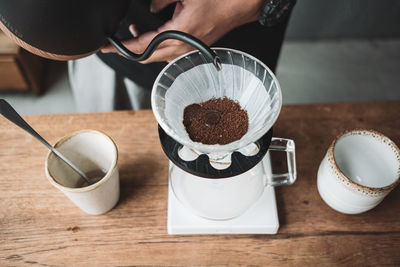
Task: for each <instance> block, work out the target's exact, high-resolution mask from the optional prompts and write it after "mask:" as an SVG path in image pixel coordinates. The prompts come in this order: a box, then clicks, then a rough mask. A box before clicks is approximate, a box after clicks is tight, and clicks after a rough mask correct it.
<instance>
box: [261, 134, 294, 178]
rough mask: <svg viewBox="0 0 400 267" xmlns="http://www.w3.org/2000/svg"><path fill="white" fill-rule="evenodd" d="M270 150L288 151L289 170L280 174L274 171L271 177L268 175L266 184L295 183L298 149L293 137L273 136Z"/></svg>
mask: <svg viewBox="0 0 400 267" xmlns="http://www.w3.org/2000/svg"><path fill="white" fill-rule="evenodd" d="M269 150H270V151H282V152H286V160H287V169H288V172H287V173H280V174H275V173H273V174H272V176H271V177H267V182H266V185H270V186H281V185H291V184H293V183H294V182H295V181H296V178H297V170H296V155H295V152H296V149H295V144H294V141H293V140H291V139H285V138H276V137H273V138H272V140H271V145H270V146H269Z"/></svg>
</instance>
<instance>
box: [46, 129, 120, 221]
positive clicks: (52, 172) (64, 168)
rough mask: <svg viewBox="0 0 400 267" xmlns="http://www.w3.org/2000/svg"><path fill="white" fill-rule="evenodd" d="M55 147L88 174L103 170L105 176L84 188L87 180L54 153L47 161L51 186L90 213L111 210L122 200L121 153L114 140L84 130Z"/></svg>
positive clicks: (49, 155) (69, 136) (94, 213)
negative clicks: (119, 164) (119, 153)
mask: <svg viewBox="0 0 400 267" xmlns="http://www.w3.org/2000/svg"><path fill="white" fill-rule="evenodd" d="M54 147H55V148H57V149H58V150H59V151H60V152H61V153H62V154H64V155H65V156H66V157H67V158H68V159H69V160H71V161H72V162H73V163H74V164H75V165H76V166H77V167H78V168H79V169H80V170H81V171H83V172H84V173H85V174H87V175H89V174H90V173H98V172H99V171H100V172H103V175H104V176H103V177H102V178H101V180H100V181H98V182H97V183H95V184H92V185H89V186H84V187H82V184H83V182H84V181H83V178H82V177H80V176H79V174H77V173H76V172H75V171H74V170H72V169H71V168H70V167H69V166H68V165H66V164H65V163H64V162H63V161H61V160H60V159H59V158H58V157H57V156H55V155H54V154H53V153H51V152H50V153H49V154H48V155H47V158H46V161H45V171H46V176H47V178H48V179H49V181H50V183H51V184H52V185H53V186H55V187H56V188H58V189H59V190H61V192H63V193H64V194H65V195H66V196H67V197H68V198H69V199H70V200H71V201H72V202H73V203H74V204H75V205H76V206H78V207H79V208H80V209H81V210H83V211H84V212H86V213H88V214H92V215H99V214H103V213H106V212H107V211H109V210H111V209H112V208H113V207H114V206H115V205H116V204H117V202H118V199H119V171H118V165H117V161H118V150H117V146H116V145H115V143H114V141H113V140H112V139H111V138H110V137H108V136H107V135H105V134H104V133H101V132H98V131H94V130H82V131H78V132H74V133H72V134H69V135H67V136H65V137H63V138H61V140H59V141H58V142H57V143H56V144H55V146H54ZM89 178H90V177H89Z"/></svg>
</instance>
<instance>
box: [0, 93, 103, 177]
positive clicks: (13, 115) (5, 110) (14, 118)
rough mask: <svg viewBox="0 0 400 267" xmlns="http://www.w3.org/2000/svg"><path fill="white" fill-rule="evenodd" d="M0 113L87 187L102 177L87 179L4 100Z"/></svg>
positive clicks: (1, 103) (0, 106) (0, 100)
mask: <svg viewBox="0 0 400 267" xmlns="http://www.w3.org/2000/svg"><path fill="white" fill-rule="evenodd" d="M0 113H1V114H2V115H3V116H4V117H5V118H7V119H8V120H9V121H11V122H13V123H14V124H16V125H17V126H19V127H21V128H22V129H24V130H25V131H27V132H28V133H30V134H31V135H32V136H33V137H36V139H38V140H39V141H40V142H41V143H42V144H44V145H45V146H46V147H47V148H48V149H49V150H50V151H51V152H53V153H54V154H55V155H56V156H57V157H59V158H60V159H61V160H63V161H64V162H65V163H66V164H67V165H68V166H70V167H71V168H72V169H73V170H74V171H75V172H77V173H78V174H79V175H80V176H81V177H82V178H83V179H84V180H85V181H86V182H87V183H88V184H89V185H91V184H94V183H97V182H98V181H99V180H100V179H101V178H102V177H100V178H98V177H95V178H92V179H89V178H88V177H87V176H86V174H85V173H84V172H82V171H81V170H80V169H79V168H78V167H76V166H75V164H73V163H72V162H71V161H70V160H69V159H67V158H66V157H65V156H64V155H63V154H61V152H60V151H58V150H57V149H55V148H54V147H53V146H52V145H50V144H49V143H48V142H47V141H46V140H45V139H44V138H43V137H41V136H40V135H39V134H38V133H37V132H36V131H35V130H34V129H33V128H32V127H31V126H30V125H29V124H28V123H27V122H26V121H25V120H24V119H23V118H22V117H21V116H20V115H19V114H18V112H16V111H15V109H14V108H13V107H12V106H11V105H10V104H9V103H8V102H7V101H6V100H4V99H0Z"/></svg>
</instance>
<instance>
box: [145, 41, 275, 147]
mask: <svg viewBox="0 0 400 267" xmlns="http://www.w3.org/2000/svg"><path fill="white" fill-rule="evenodd" d="M214 51H215V52H216V53H217V55H218V56H219V57H220V59H221V63H222V70H220V71H217V70H216V68H215V67H214V65H213V64H211V63H208V62H207V61H206V59H205V58H204V57H203V56H202V55H201V53H200V52H198V51H195V52H191V53H189V54H186V55H183V56H181V57H180V58H177V59H176V60H174V61H173V62H171V63H170V64H169V65H168V66H166V67H165V68H164V70H163V71H162V72H161V73H160V74H159V76H158V77H157V79H156V82H155V84H154V87H153V91H152V108H153V112H154V115H155V116H156V118H157V121H158V123H159V124H160V125H161V127H162V128H163V129H164V131H165V132H166V133H167V134H168V135H169V136H171V137H172V138H174V139H175V140H176V141H178V142H179V143H181V144H183V145H186V146H188V147H190V148H193V149H195V150H197V151H199V152H202V153H207V154H210V153H226V152H232V151H235V150H238V149H239V148H242V147H245V146H247V145H249V144H250V143H253V142H254V141H256V140H257V139H259V138H260V137H261V136H263V135H264V134H265V133H266V132H267V131H268V130H269V129H270V128H271V127H272V125H273V124H274V122H275V121H276V119H277V117H278V115H279V112H280V108H281V105H282V96H281V91H280V87H279V84H278V81H277V80H276V78H275V76H274V75H273V73H272V72H271V71H270V70H269V69H268V68H267V67H266V66H265V65H264V64H263V63H262V62H260V61H259V60H257V59H255V58H254V57H252V56H250V55H247V54H245V53H243V52H239V51H235V50H231V49H223V48H221V49H214ZM223 97H227V98H229V99H232V100H234V101H237V102H238V103H239V104H240V106H241V107H242V108H243V109H245V110H246V111H247V114H248V117H249V128H248V132H247V133H246V134H245V135H244V136H243V137H242V138H241V139H240V140H238V141H235V142H232V143H230V144H226V145H204V144H202V143H199V142H193V141H192V140H191V139H190V137H189V135H188V134H187V132H186V130H185V128H184V125H183V111H184V108H185V107H186V106H188V105H190V104H193V103H201V102H205V101H207V100H209V99H211V98H223Z"/></svg>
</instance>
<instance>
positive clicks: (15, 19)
mask: <svg viewBox="0 0 400 267" xmlns="http://www.w3.org/2000/svg"><path fill="white" fill-rule="evenodd" d="M21 2H22V3H21ZM20 6H24V8H23V9H21V8H20ZM127 6H128V1H119V2H118V4H117V3H115V2H112V3H110V1H106V0H102V1H93V0H90V1H78V0H70V1H61V2H60V1H50V0H40V1H29V0H21V1H8V0H0V19H1V20H0V29H1V30H3V31H4V32H5V34H6V35H7V36H8V37H9V38H10V39H12V40H13V41H14V42H15V43H17V44H18V45H20V46H22V47H24V48H25V49H27V50H29V51H30V52H32V53H34V54H37V55H39V56H42V57H47V58H51V59H56V60H70V59H76V58H81V57H86V56H88V55H91V54H93V53H96V52H97V51H98V50H99V49H100V48H101V47H102V46H103V45H104V43H105V42H106V40H108V42H109V43H110V44H112V45H114V46H115V47H116V48H117V50H118V51H119V52H120V53H121V55H123V56H125V57H126V58H128V59H131V60H134V61H141V60H145V59H146V58H148V57H150V56H151V54H152V53H153V52H154V50H155V49H156V47H157V46H158V44H160V43H161V42H162V41H164V40H166V39H177V40H181V41H183V42H186V43H188V44H190V45H192V46H193V47H195V48H197V49H198V50H196V51H193V52H190V53H188V54H185V55H183V56H181V57H179V58H177V59H175V60H174V61H172V62H171V63H169V64H168V65H167V66H166V67H165V68H164V69H163V70H162V71H161V73H160V74H159V75H158V77H157V79H156V81H155V83H154V86H153V90H152V96H151V102H152V109H153V112H154V115H155V117H156V119H157V121H158V123H159V128H158V129H159V137H160V142H161V146H162V148H163V150H164V152H165V154H166V156H167V157H168V158H169V160H170V161H169V171H168V232H169V233H170V234H215V233H254V234H274V233H276V232H277V230H278V227H279V221H278V216H277V207H276V200H275V192H274V187H275V186H280V185H289V184H292V183H293V182H294V181H295V180H296V160H295V145H294V142H293V140H289V139H283V138H275V137H272V126H273V124H274V123H275V121H276V119H277V118H278V115H279V112H280V109H281V106H282V94H281V90H280V86H279V83H278V81H277V79H276V77H275V76H274V74H273V73H272V72H271V70H269V69H268V67H267V66H266V65H265V64H264V63H262V62H261V61H260V60H258V59H256V58H254V57H252V56H251V55H248V54H246V53H243V52H240V51H236V50H232V49H225V48H215V49H210V48H209V47H208V46H206V45H205V44H204V43H202V42H201V41H200V40H198V39H196V38H195V37H193V36H190V35H188V34H186V33H183V32H178V31H166V32H162V33H160V34H159V35H157V36H156V37H155V38H154V39H153V40H152V41H151V42H150V44H149V46H148V47H147V48H146V50H145V51H144V52H143V53H142V54H134V53H132V52H131V51H129V50H128V49H127V48H126V47H124V46H123V44H122V43H121V42H120V41H119V40H118V39H117V38H114V36H113V34H114V33H115V32H116V30H117V27H118V25H119V22H120V21H121V19H122V18H123V17H124V15H125V11H126V9H127ZM78 7H79V8H78ZM71 14H74V16H73V17H74V21H73V22H74V23H65V21H68V20H69V19H70V16H71ZM88 14H90V16H88ZM225 97H226V98H228V99H230V100H233V101H235V102H237V103H239V104H240V106H241V108H242V109H244V110H246V112H247V114H248V130H247V133H246V134H245V135H244V136H243V137H242V138H240V139H239V140H237V141H234V142H231V143H228V144H225V145H219V144H216V145H207V144H202V143H199V142H193V141H192V140H191V139H190V138H189V135H188V133H187V132H186V130H185V127H184V125H183V113H184V108H185V107H186V106H188V105H191V104H194V103H202V102H205V101H208V100H210V99H214V98H215V99H221V98H225ZM270 151H282V152H283V153H286V158H287V168H288V172H287V173H284V174H274V173H273V172H272V168H271V161H270V156H271V155H270Z"/></svg>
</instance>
